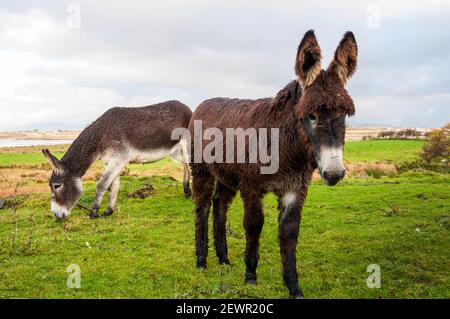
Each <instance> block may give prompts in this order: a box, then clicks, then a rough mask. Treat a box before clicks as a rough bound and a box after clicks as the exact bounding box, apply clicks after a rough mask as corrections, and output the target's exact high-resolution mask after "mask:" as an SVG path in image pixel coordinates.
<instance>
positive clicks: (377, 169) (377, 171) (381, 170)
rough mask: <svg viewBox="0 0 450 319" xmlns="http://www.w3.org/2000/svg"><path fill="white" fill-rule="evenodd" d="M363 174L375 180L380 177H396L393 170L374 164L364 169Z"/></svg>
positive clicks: (395, 172)
mask: <svg viewBox="0 0 450 319" xmlns="http://www.w3.org/2000/svg"><path fill="white" fill-rule="evenodd" d="M364 172H365V173H366V174H367V176H371V177H373V178H376V179H379V178H381V177H382V176H389V177H395V176H396V175H397V171H396V170H395V168H393V167H385V166H383V165H376V164H375V165H369V166H367V167H365V168H364Z"/></svg>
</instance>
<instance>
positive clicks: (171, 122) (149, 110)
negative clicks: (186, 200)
mask: <svg viewBox="0 0 450 319" xmlns="http://www.w3.org/2000/svg"><path fill="white" fill-rule="evenodd" d="M191 116H192V111H191V110H190V109H189V108H188V107H187V106H186V105H184V104H182V103H180V102H178V101H168V102H164V103H160V104H155V105H151V106H144V107H114V108H111V109H109V110H108V111H106V112H105V113H104V114H103V115H102V116H100V117H99V118H98V119H97V120H96V121H95V122H94V123H92V124H91V125H89V126H88V127H87V128H85V129H84V130H83V131H82V132H81V133H80V135H79V136H78V138H77V139H76V140H75V141H74V142H73V143H72V145H71V146H70V148H69V150H68V151H67V153H66V154H65V155H64V156H63V158H62V159H61V160H58V159H57V158H56V157H55V156H53V155H52V154H51V153H50V152H49V150H47V149H44V150H42V152H43V153H44V155H45V157H46V158H47V160H48V162H49V163H50V165H51V167H52V169H53V172H52V175H51V177H50V182H49V184H50V188H51V192H52V200H51V211H52V213H53V214H54V215H55V216H56V218H57V219H61V218H64V217H67V216H68V215H69V213H70V211H71V209H72V208H73V207H74V206H75V204H76V203H77V202H78V200H79V198H80V197H81V193H82V185H81V178H82V176H83V175H84V174H85V173H86V171H87V170H88V168H89V167H90V166H91V165H92V164H93V163H94V162H95V161H96V160H97V159H100V160H101V161H103V163H104V164H105V171H104V173H103V175H102V176H101V177H100V180H99V181H98V183H97V192H96V195H95V200H94V204H93V206H92V211H91V213H90V215H89V217H90V218H97V217H99V215H98V210H99V208H100V204H101V202H102V199H103V195H104V194H105V192H106V190H109V205H108V208H107V209H106V211H105V212H104V214H103V215H104V216H108V215H111V214H112V213H113V211H114V208H115V204H116V200H117V193H118V191H119V176H120V172H121V171H122V169H123V168H124V167H125V166H126V165H127V164H128V163H130V162H135V163H149V162H156V161H159V160H161V159H162V158H164V157H166V156H168V155H172V156H173V157H174V158H175V159H177V160H179V161H181V162H183V165H184V179H183V186H184V193H185V195H186V197H189V196H190V194H191V191H190V188H189V167H188V165H187V164H186V163H187V159H188V158H187V157H186V156H187V153H186V142H185V141H184V140H180V141H175V140H172V139H171V134H172V130H174V129H176V128H182V127H184V128H187V127H188V125H189V120H190V119H191Z"/></svg>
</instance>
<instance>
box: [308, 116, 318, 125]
mask: <svg viewBox="0 0 450 319" xmlns="http://www.w3.org/2000/svg"><path fill="white" fill-rule="evenodd" d="M308 118H309V120H310V121H311V122H312V124H317V116H316V115H315V114H310V115H309V117H308Z"/></svg>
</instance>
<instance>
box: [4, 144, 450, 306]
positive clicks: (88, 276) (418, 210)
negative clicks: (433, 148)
mask: <svg viewBox="0 0 450 319" xmlns="http://www.w3.org/2000/svg"><path fill="white" fill-rule="evenodd" d="M382 142H396V141H382ZM405 142H413V143H415V142H414V141H405ZM353 143H356V144H358V146H355V147H354V148H353V151H352V150H351V149H352V147H353V146H350V145H353ZM361 143H372V141H370V142H361ZM361 143H360V142H352V143H347V144H346V157H347V156H348V155H350V156H353V157H356V155H357V154H355V153H353V152H355V150H356V149H358V148H359V149H361V148H363V145H364V144H362V145H361ZM415 144H417V143H415ZM378 147H379V148H380V149H381V148H385V147H380V146H379V145H378ZM367 148H369V149H371V148H372V146H367ZM417 148H420V146H417V145H416V150H417ZM385 153H386V151H385V150H382V151H379V152H378V151H377V152H373V153H372V154H385ZM2 156H3V154H2V155H0V158H1V157H2ZM24 156H25V155H24ZM374 156H375V155H374ZM383 156H384V155H383ZM30 157H31V156H30ZM360 157H362V155H360ZM395 158H396V156H391V159H392V160H395ZM382 159H384V158H383V157H378V158H372V159H371V161H376V160H382ZM10 164H11V163H10ZM152 165H153V166H154V167H152V168H151V169H154V170H155V171H162V172H163V173H164V172H167V173H168V174H167V175H170V173H171V172H172V171H173V170H175V169H179V167H178V166H177V165H176V164H175V163H174V162H172V161H171V160H164V161H161V162H158V163H154V164H151V165H136V166H135V167H133V165H132V169H131V171H132V172H138V171H139V170H144V172H145V169H146V167H148V166H152ZM31 182H32V181H29V183H31ZM148 183H151V185H152V186H153V187H154V189H155V192H154V194H153V195H152V196H151V197H149V198H146V199H138V198H130V197H129V196H128V195H129V194H130V193H132V192H134V191H136V190H137V189H139V188H140V187H143V186H144V185H146V184H148ZM121 184H122V185H121V190H120V194H119V206H118V211H117V212H116V213H114V214H113V215H112V216H110V217H109V218H101V219H97V220H89V219H87V218H86V213H85V212H84V211H81V210H79V209H75V210H74V211H73V213H72V216H71V217H70V218H69V219H68V220H66V221H64V222H62V223H57V222H55V220H54V218H53V217H52V216H51V215H50V213H49V194H48V193H47V192H40V193H33V194H31V195H30V196H29V197H28V198H27V199H26V200H25V202H24V203H23V204H22V205H20V206H19V207H18V209H17V211H15V212H14V209H12V208H7V209H0V297H1V298H11V297H27V298H39V297H45V298H59V297H62V298H108V297H113V298H116V297H118V298H131V297H136V298H202V297H204V298H252V297H256V298H260V297H263V298H269V297H273V298H284V297H287V290H286V288H285V287H284V285H283V283H282V279H281V262H280V256H279V248H278V242H277V233H278V232H277V217H278V212H277V209H276V207H277V203H276V198H275V197H274V196H273V195H268V196H267V197H266V198H265V200H264V204H265V225H264V228H263V232H262V236H261V248H260V264H259V267H258V285H257V286H248V285H245V284H244V283H243V279H244V277H243V276H244V271H245V266H244V262H243V253H244V248H245V233H244V230H243V226H242V218H243V209H242V201H241V200H240V198H239V196H238V197H237V198H236V200H235V201H234V202H233V203H232V204H231V207H230V211H229V229H228V245H229V256H230V260H231V263H232V266H220V265H218V262H217V258H216V257H215V253H214V249H213V244H212V234H210V246H211V247H210V249H209V256H208V268H207V269H206V270H204V271H199V270H197V269H196V268H195V250H194V216H193V204H192V202H191V200H190V199H185V198H184V197H183V190H182V185H181V182H179V181H178V180H175V179H174V178H172V177H169V176H153V177H148V176H124V177H122V179H121ZM449 184H450V178H449V176H448V175H442V174H435V173H428V174H419V173H412V172H411V173H405V174H400V175H398V176H396V177H387V176H379V178H377V179H375V178H370V177H369V178H348V179H346V180H344V181H343V182H342V183H340V184H338V185H337V186H335V187H328V186H326V185H324V184H323V183H322V182H321V181H315V182H313V184H312V186H311V188H310V190H309V195H308V198H307V201H306V204H305V207H304V211H303V218H302V225H301V232H300V239H299V245H298V248H297V256H298V260H297V265H298V270H299V283H300V285H301V287H302V289H303V291H304V293H305V296H306V297H308V298H450V271H449V269H450V250H449V249H448V247H449V246H448V244H449V242H450V234H449V227H448V220H449V218H450V204H449V199H450V198H449V197H450V194H449V187H448V185H449ZM84 187H85V194H84V196H83V197H82V200H81V204H82V205H84V206H89V205H90V203H91V202H92V200H93V197H94V194H95V183H94V181H91V180H89V181H86V182H85V183H84ZM104 206H105V205H104ZM211 217H212V216H211ZM210 232H211V227H210ZM74 263H75V264H78V265H79V266H80V269H81V288H80V289H69V288H67V285H66V280H67V277H68V275H69V273H67V272H66V270H67V267H68V266H69V265H71V264H74ZM370 264H378V265H379V266H380V268H381V288H380V289H369V288H368V287H367V286H366V279H367V277H368V276H369V275H370V273H368V272H367V267H368V266H369V265H370Z"/></svg>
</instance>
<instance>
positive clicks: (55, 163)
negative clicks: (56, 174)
mask: <svg viewBox="0 0 450 319" xmlns="http://www.w3.org/2000/svg"><path fill="white" fill-rule="evenodd" d="M42 154H44V156H45V158H46V159H47V161H48V163H49V164H50V166H51V167H52V169H53V170H54V171H61V170H62V165H61V162H60V161H59V159H57V158H56V157H55V156H54V155H53V154H52V153H50V151H49V150H48V149H43V150H42Z"/></svg>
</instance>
